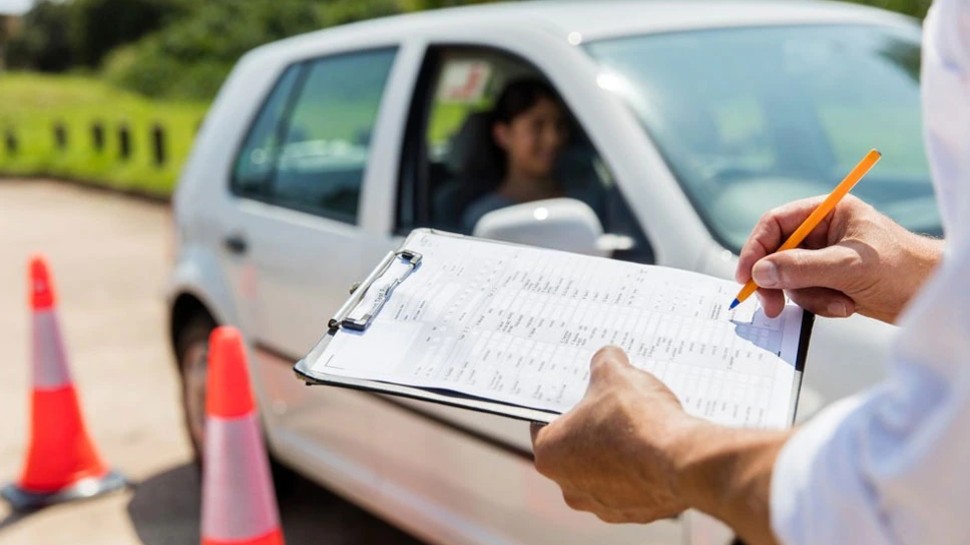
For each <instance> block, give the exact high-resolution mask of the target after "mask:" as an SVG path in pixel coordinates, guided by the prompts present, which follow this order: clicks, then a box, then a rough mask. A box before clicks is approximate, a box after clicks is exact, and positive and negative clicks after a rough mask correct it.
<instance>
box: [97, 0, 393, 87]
mask: <svg viewBox="0 0 970 545" xmlns="http://www.w3.org/2000/svg"><path fill="white" fill-rule="evenodd" d="M398 10H399V8H398V7H397V5H396V3H395V2H394V1H393V0H336V1H329V2H311V1H307V0H248V1H247V2H245V3H240V2H235V1H233V0H209V1H207V2H205V3H204V4H201V5H200V6H199V7H198V8H197V9H195V10H193V12H192V13H191V14H190V15H188V16H186V17H183V18H182V19H179V20H178V21H177V22H176V23H174V24H171V25H168V26H167V27H165V28H164V29H163V30H161V31H159V32H156V33H154V34H152V35H150V36H148V37H146V38H144V39H143V40H141V41H139V42H138V43H136V44H133V45H131V46H128V47H123V48H121V49H119V50H117V51H115V52H114V53H112V54H111V56H110V57H109V59H108V61H107V63H106V68H105V74H106V75H107V77H108V78H109V80H111V81H112V82H114V83H115V84H117V85H120V86H122V87H125V88H128V89H131V90H133V91H136V92H139V93H142V94H145V95H149V96H168V97H178V98H193V99H206V98H210V97H212V96H213V95H214V94H215V92H216V90H217V89H218V88H219V85H220V84H221V83H222V80H223V79H224V78H225V76H226V75H227V74H228V73H229V70H230V69H231V68H232V66H233V65H234V64H235V63H236V61H237V60H238V59H239V57H241V56H242V55H243V54H244V53H245V52H246V51H249V50H250V49H253V48H255V47H257V46H259V45H262V44H264V43H267V42H272V41H276V40H279V39H281V38H284V37H287V36H293V35H295V34H301V33H304V32H309V31H312V30H317V29H320V28H324V27H327V26H332V25H336V24H341V23H346V22H350V21H356V20H360V19H365V18H368V17H372V16H374V15H384V14H390V13H396V12H397V11H398Z"/></svg>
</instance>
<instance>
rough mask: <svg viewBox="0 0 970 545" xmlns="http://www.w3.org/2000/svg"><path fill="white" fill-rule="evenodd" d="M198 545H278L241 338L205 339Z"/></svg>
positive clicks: (223, 332) (225, 333) (232, 334)
mask: <svg viewBox="0 0 970 545" xmlns="http://www.w3.org/2000/svg"><path fill="white" fill-rule="evenodd" d="M206 392H207V393H206V413H207V418H206V427H205V460H204V464H203V475H202V545H230V544H231V545H283V532H282V530H281V529H280V523H279V513H278V512H277V508H276V495H275V493H274V491H273V481H272V479H271V478H270V472H269V462H268V461H267V458H266V449H265V448H264V446H263V441H262V437H261V436H260V432H259V420H258V417H257V415H256V404H255V403H254V402H253V393H252V390H251V389H250V386H249V374H248V371H247V369H246V356H245V352H244V348H243V341H242V336H241V335H240V334H239V331H238V330H236V329H235V328H233V327H227V326H223V327H218V328H216V329H215V331H213V332H212V335H210V336H209V370H208V382H207V384H206Z"/></svg>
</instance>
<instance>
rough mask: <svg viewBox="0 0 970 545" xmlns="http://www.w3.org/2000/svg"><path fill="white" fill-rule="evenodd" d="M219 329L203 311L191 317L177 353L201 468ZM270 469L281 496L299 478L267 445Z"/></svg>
mask: <svg viewBox="0 0 970 545" xmlns="http://www.w3.org/2000/svg"><path fill="white" fill-rule="evenodd" d="M215 328H216V323H215V320H213V319H212V317H210V316H209V315H208V314H204V313H199V314H195V315H193V316H192V317H191V318H189V319H188V320H187V321H186V322H185V325H184V326H183V327H181V328H180V329H179V330H178V333H177V335H176V341H175V355H176V358H177V361H178V372H179V379H180V384H181V393H182V415H183V419H184V425H185V431H186V434H187V436H188V440H189V445H190V446H191V448H192V455H193V462H194V464H195V466H196V468H197V469H198V470H199V471H201V470H202V464H203V461H204V460H205V456H204V452H205V396H206V369H207V367H208V352H209V335H210V334H211V333H212V330H213V329H215ZM267 454H268V455H269V463H270V471H271V472H272V476H273V483H274V485H275V488H276V493H277V495H278V496H279V495H281V494H285V493H287V492H288V491H289V490H291V489H292V488H293V486H294V484H295V482H296V481H297V479H298V476H297V474H296V473H295V472H294V471H293V470H292V469H290V468H289V467H287V466H286V465H284V464H282V463H280V462H279V461H278V460H276V458H275V457H274V456H273V453H272V452H271V451H270V450H269V448H268V445H267Z"/></svg>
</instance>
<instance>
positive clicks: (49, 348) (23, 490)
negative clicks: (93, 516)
mask: <svg viewBox="0 0 970 545" xmlns="http://www.w3.org/2000/svg"><path fill="white" fill-rule="evenodd" d="M30 306H31V310H32V312H33V393H32V395H31V400H30V401H31V403H30V409H31V419H30V446H29V447H28V450H27V461H26V464H25V465H24V470H23V473H22V474H21V477H20V481H19V482H17V483H12V484H9V485H7V486H6V487H4V488H3V490H0V495H2V496H3V497H4V499H6V500H7V501H9V502H10V504H11V505H12V506H13V507H14V509H18V510H21V509H33V508H37V507H43V506H45V505H50V504H53V503H60V502H64V501H69V500H75V499H81V498H90V497H94V496H98V495H101V494H104V493H107V492H110V491H112V490H117V489H119V488H122V487H124V486H125V484H126V483H125V479H124V477H122V476H121V475H119V474H118V473H115V472H114V471H111V470H109V469H108V468H107V467H106V466H105V465H104V463H103V462H102V461H101V457H100V456H98V452H97V450H96V449H95V447H94V443H92V442H91V439H90V437H88V432H87V429H86V427H85V425H84V419H83V417H82V416H81V409H80V406H79V403H78V398H77V392H76V391H75V390H74V384H73V383H72V381H71V373H70V370H69V369H68V366H67V357H66V355H65V351H64V344H63V342H62V341H61V333H60V326H59V324H58V321H57V311H56V309H55V297H54V284H53V282H52V281H51V278H50V275H49V274H48V271H47V262H46V261H45V260H44V258H43V257H41V256H34V257H33V258H31V260H30Z"/></svg>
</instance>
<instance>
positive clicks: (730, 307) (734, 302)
mask: <svg viewBox="0 0 970 545" xmlns="http://www.w3.org/2000/svg"><path fill="white" fill-rule="evenodd" d="M740 304H741V301H738V300H737V299H735V300H734V301H731V306H729V307H728V310H734V307H736V306H738V305H740Z"/></svg>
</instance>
